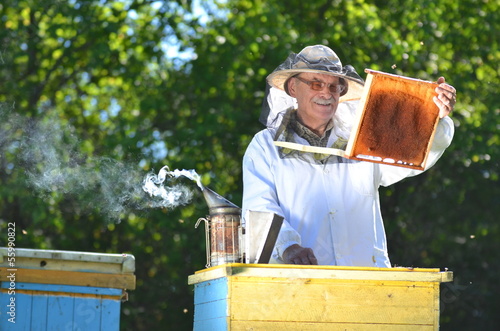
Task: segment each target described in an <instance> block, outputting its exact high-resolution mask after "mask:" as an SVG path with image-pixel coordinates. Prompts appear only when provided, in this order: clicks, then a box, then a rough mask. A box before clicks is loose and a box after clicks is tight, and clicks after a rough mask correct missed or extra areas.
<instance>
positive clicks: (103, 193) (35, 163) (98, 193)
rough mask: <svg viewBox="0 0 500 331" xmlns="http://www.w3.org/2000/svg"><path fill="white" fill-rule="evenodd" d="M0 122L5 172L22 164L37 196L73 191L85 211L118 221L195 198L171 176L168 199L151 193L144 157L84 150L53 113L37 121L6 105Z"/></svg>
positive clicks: (1, 159)
mask: <svg viewBox="0 0 500 331" xmlns="http://www.w3.org/2000/svg"><path fill="white" fill-rule="evenodd" d="M0 121H1V123H0V171H4V173H6V174H7V175H9V173H12V172H13V170H14V168H16V167H18V168H21V167H22V168H23V170H24V173H25V174H26V177H27V179H28V180H27V183H26V185H27V186H28V187H30V188H32V189H33V191H34V194H35V195H36V196H39V197H41V198H48V197H50V196H53V195H54V194H57V195H59V196H62V195H71V196H72V197H73V198H74V199H75V200H76V201H78V203H79V204H80V205H79V206H78V208H79V210H80V211H81V212H82V213H92V212H96V213H99V214H101V215H103V216H104V217H105V218H106V220H107V221H108V222H117V223H118V222H120V220H121V219H123V218H124V217H125V216H126V215H127V213H131V212H137V211H145V210H146V209H149V208H169V209H173V208H175V207H178V206H180V205H185V204H187V203H189V202H190V201H191V199H192V195H193V193H192V191H191V189H190V188H189V187H188V186H187V185H184V184H179V183H177V184H175V185H174V184H172V183H171V182H170V181H167V182H165V183H162V184H161V186H162V187H163V190H165V191H166V192H168V193H167V195H166V196H167V197H168V199H166V200H165V199H163V198H160V199H158V196H155V195H154V194H151V192H148V193H149V195H148V194H147V193H146V192H145V191H144V190H143V187H142V185H143V182H145V180H146V179H144V178H145V177H146V178H148V177H149V176H150V175H146V174H145V172H144V171H142V169H140V167H139V165H138V162H127V163H125V162H120V161H118V160H115V159H113V158H111V157H107V156H104V157H103V156H95V155H88V154H87V153H84V152H82V150H81V149H80V141H79V139H78V137H77V136H76V135H75V134H74V130H73V129H72V128H71V127H69V126H67V125H62V124H61V122H60V121H58V120H57V118H55V117H53V116H50V117H49V116H46V117H44V118H41V119H39V120H32V119H28V118H25V117H22V116H20V115H18V114H16V113H15V112H14V107H13V106H12V107H9V106H6V105H5V104H0Z"/></svg>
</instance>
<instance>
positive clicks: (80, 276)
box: [0, 248, 135, 331]
mask: <svg viewBox="0 0 500 331" xmlns="http://www.w3.org/2000/svg"><path fill="white" fill-rule="evenodd" d="M134 272H135V259H134V257H133V256H132V255H128V254H99V253H87V252H72V251H57V250H37V249H20V248H17V249H15V251H14V250H12V249H11V250H9V249H8V248H0V306H1V307H2V311H1V313H0V317H1V319H0V330H23V331H31V330H96V331H97V330H102V331H108V330H111V331H112V330H119V329H120V307H121V302H122V300H123V299H124V298H126V296H127V293H126V290H133V289H135V275H134ZM14 322H15V323H14Z"/></svg>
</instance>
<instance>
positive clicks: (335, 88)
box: [295, 76, 345, 94]
mask: <svg viewBox="0 0 500 331" xmlns="http://www.w3.org/2000/svg"><path fill="white" fill-rule="evenodd" d="M295 78H297V79H298V80H300V81H301V82H302V83H304V84H307V85H309V87H310V88H311V90H313V91H321V90H322V89H323V88H324V87H325V85H326V86H328V90H330V92H331V93H335V94H337V93H339V94H340V93H342V92H344V90H345V85H335V84H328V83H325V82H320V81H316V80H305V79H304V78H301V77H299V76H295Z"/></svg>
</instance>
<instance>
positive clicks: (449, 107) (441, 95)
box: [433, 77, 457, 118]
mask: <svg viewBox="0 0 500 331" xmlns="http://www.w3.org/2000/svg"><path fill="white" fill-rule="evenodd" d="M437 83H438V84H439V86H438V87H436V93H437V94H438V95H437V96H435V97H434V98H433V100H434V103H435V104H436V106H438V107H439V118H443V117H445V116H448V115H449V114H450V113H451V112H452V111H453V107H455V103H456V102H457V91H456V90H455V88H454V87H453V86H451V85H448V84H446V83H445V79H444V77H439V79H438V80H437Z"/></svg>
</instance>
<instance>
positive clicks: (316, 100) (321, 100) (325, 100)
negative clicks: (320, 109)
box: [313, 98, 334, 106]
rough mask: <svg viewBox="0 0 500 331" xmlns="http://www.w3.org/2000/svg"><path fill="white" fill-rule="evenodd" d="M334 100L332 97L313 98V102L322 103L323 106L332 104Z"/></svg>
mask: <svg viewBox="0 0 500 331" xmlns="http://www.w3.org/2000/svg"><path fill="white" fill-rule="evenodd" d="M333 101H334V99H333V98H329V99H323V98H314V99H313V102H315V103H317V104H319V105H323V106H327V105H330V104H332V103H333Z"/></svg>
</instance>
